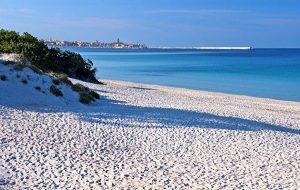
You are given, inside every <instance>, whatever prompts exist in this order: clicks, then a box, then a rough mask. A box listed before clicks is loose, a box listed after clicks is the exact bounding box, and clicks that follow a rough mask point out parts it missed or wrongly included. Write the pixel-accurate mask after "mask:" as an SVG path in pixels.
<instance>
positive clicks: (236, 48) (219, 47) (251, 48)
mask: <svg viewBox="0 0 300 190" xmlns="http://www.w3.org/2000/svg"><path fill="white" fill-rule="evenodd" d="M151 48H155V49H186V50H189V49H191V50H253V49H254V48H253V47H251V46H200V47H151Z"/></svg>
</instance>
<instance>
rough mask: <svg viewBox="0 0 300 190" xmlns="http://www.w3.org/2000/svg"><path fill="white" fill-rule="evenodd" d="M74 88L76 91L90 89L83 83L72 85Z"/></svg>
mask: <svg viewBox="0 0 300 190" xmlns="http://www.w3.org/2000/svg"><path fill="white" fill-rule="evenodd" d="M72 90H73V91H76V92H86V91H89V88H87V87H85V86H83V85H82V84H79V83H77V84H74V85H72Z"/></svg>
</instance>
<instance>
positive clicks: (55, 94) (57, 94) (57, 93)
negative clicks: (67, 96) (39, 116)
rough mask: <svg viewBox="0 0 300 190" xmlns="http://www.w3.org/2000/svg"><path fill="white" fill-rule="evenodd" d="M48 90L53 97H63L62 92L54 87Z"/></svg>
mask: <svg viewBox="0 0 300 190" xmlns="http://www.w3.org/2000/svg"><path fill="white" fill-rule="evenodd" d="M49 90H50V92H51V93H52V94H53V95H54V96H63V93H62V91H61V90H60V89H59V88H57V87H56V86H55V85H51V86H50V89H49Z"/></svg>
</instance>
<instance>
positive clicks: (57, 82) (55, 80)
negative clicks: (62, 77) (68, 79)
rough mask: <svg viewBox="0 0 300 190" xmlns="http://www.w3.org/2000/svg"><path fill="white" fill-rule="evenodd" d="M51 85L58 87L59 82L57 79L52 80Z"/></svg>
mask: <svg viewBox="0 0 300 190" xmlns="http://www.w3.org/2000/svg"><path fill="white" fill-rule="evenodd" d="M52 83H53V84H54V85H59V84H60V81H59V80H58V79H53V80H52Z"/></svg>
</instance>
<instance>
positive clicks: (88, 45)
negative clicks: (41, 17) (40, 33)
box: [42, 39, 147, 49]
mask: <svg viewBox="0 0 300 190" xmlns="http://www.w3.org/2000/svg"><path fill="white" fill-rule="evenodd" d="M42 42H44V43H45V44H46V45H47V46H52V47H78V48H128V49H143V48H147V46H146V45H144V44H139V43H136V44H130V43H124V42H121V41H120V39H117V41H116V42H110V43H107V42H99V41H94V42H82V41H62V40H53V39H48V40H42Z"/></svg>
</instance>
